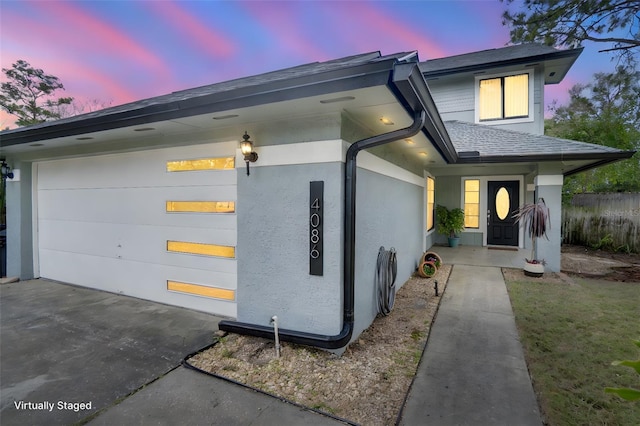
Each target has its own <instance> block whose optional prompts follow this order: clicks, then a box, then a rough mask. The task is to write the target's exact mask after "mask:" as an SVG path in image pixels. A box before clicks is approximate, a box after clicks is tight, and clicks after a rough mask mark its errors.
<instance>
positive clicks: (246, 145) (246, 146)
mask: <svg viewBox="0 0 640 426" xmlns="http://www.w3.org/2000/svg"><path fill="white" fill-rule="evenodd" d="M249 138H250V136H249V134H248V133H247V132H246V131H245V132H244V135H243V136H242V139H244V140H243V141H242V142H240V152H242V155H244V162H245V163H247V176H249V163H255V162H256V161H257V160H258V153H257V152H254V151H253V142H251V141H250V140H249Z"/></svg>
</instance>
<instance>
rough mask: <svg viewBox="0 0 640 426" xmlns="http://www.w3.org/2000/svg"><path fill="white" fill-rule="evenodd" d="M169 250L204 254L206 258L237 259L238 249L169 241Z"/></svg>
mask: <svg viewBox="0 0 640 426" xmlns="http://www.w3.org/2000/svg"><path fill="white" fill-rule="evenodd" d="M167 250H168V251H172V252H175V253H187V254H202V255H205V256H217V257H230V258H235V257H236V248H235V247H231V246H219V245H216V244H203V243H190V242H186V241H167Z"/></svg>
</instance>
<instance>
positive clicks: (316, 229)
mask: <svg viewBox="0 0 640 426" xmlns="http://www.w3.org/2000/svg"><path fill="white" fill-rule="evenodd" d="M323 211H324V181H312V182H309V274H310V275H322V269H323V265H322V248H323V247H322V245H323V244H322V223H323V220H324V218H323Z"/></svg>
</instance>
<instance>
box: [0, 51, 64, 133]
mask: <svg viewBox="0 0 640 426" xmlns="http://www.w3.org/2000/svg"><path fill="white" fill-rule="evenodd" d="M2 72H3V73H4V74H5V76H6V78H7V80H8V81H6V82H3V83H2V85H1V91H0V107H2V109H4V110H5V111H7V112H8V113H9V114H13V115H15V116H17V117H18V120H17V121H16V124H17V125H18V126H28V125H31V124H37V123H42V122H44V121H48V120H55V119H57V118H60V113H59V112H57V111H56V108H59V107H60V106H61V105H68V104H70V103H71V102H72V101H73V98H70V97H62V98H57V99H56V98H54V97H53V94H54V92H55V91H57V90H64V86H63V85H62V83H61V82H60V80H59V79H58V77H55V76H53V75H49V74H45V72H44V71H43V70H41V69H38V68H33V67H32V66H31V65H30V64H29V63H28V62H27V61H24V60H22V59H19V60H18V61H17V62H16V63H14V64H13V65H12V67H11V68H3V69H2Z"/></svg>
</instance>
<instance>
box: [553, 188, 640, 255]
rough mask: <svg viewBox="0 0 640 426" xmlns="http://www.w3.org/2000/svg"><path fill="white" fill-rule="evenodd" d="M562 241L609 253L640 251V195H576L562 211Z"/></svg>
mask: <svg viewBox="0 0 640 426" xmlns="http://www.w3.org/2000/svg"><path fill="white" fill-rule="evenodd" d="M562 240H563V242H564V243H566V244H577V245H584V246H589V247H595V248H602V249H606V250H616V251H625V252H634V253H637V252H639V251H640V193H633V194H629V193H613V194H576V195H575V196H574V197H573V200H572V201H571V206H565V207H564V208H563V209H562Z"/></svg>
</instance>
